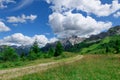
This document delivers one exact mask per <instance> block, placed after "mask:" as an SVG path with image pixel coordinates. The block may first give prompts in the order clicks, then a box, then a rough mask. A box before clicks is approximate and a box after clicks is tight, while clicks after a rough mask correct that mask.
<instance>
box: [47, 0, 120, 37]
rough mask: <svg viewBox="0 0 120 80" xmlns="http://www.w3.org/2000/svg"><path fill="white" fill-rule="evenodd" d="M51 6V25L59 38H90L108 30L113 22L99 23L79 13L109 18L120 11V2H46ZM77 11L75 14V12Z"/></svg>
mask: <svg viewBox="0 0 120 80" xmlns="http://www.w3.org/2000/svg"><path fill="white" fill-rule="evenodd" d="M46 2H47V3H48V4H51V6H50V8H51V9H52V11H53V13H52V14H50V15H49V23H50V25H51V27H52V29H53V31H54V33H55V34H57V36H58V37H60V38H61V37H62V38H63V37H70V36H72V35H77V36H80V37H89V36H90V35H93V34H94V35H95V34H98V33H100V32H102V31H105V30H108V29H109V28H110V27H111V26H112V22H109V21H105V22H104V21H98V20H95V19H94V18H92V17H91V16H90V15H89V16H86V17H85V16H84V15H82V14H81V13H80V12H79V11H83V12H86V13H87V14H94V15H96V16H109V15H111V14H112V13H114V12H116V11H117V10H119V9H120V4H119V2H118V0H113V1H112V3H111V4H107V3H106V4H102V2H101V1H100V0H62V1H61V0H46ZM74 10H75V11H76V12H74V13H73V11H74Z"/></svg>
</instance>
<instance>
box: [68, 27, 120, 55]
mask: <svg viewBox="0 0 120 80" xmlns="http://www.w3.org/2000/svg"><path fill="white" fill-rule="evenodd" d="M119 45H120V26H116V27H112V28H110V29H109V30H108V31H107V32H102V33H100V34H98V35H92V36H91V37H89V38H86V39H85V40H84V41H83V42H81V43H79V44H76V45H74V46H73V47H71V48H70V49H69V51H72V52H79V53H81V54H85V53H94V54H97V53H102V54H104V53H119V52H120V47H119Z"/></svg>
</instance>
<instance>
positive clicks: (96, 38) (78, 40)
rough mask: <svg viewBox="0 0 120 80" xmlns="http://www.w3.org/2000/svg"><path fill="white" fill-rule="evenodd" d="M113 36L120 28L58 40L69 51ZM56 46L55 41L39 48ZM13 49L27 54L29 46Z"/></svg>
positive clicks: (0, 47)
mask: <svg viewBox="0 0 120 80" xmlns="http://www.w3.org/2000/svg"><path fill="white" fill-rule="evenodd" d="M114 35H120V26H115V27H112V28H110V29H109V30H108V31H106V32H102V33H100V34H98V35H91V36H90V37H89V38H81V37H78V36H72V37H69V38H64V39H60V40H59V41H60V42H61V43H62V45H63V47H64V49H65V50H68V49H70V48H71V47H74V45H76V44H79V43H81V42H83V41H86V42H88V43H94V42H97V41H100V40H101V39H103V38H105V37H108V36H114ZM56 44H57V41H56V42H54V43H47V44H46V46H45V47H43V48H41V50H42V51H48V50H49V48H50V47H53V48H55V46H56ZM3 47H4V46H3V45H2V46H0V51H1V50H2V49H3ZM11 47H13V48H15V49H16V51H17V53H19V54H21V53H23V52H24V53H26V54H27V53H28V52H29V50H30V46H16V45H14V46H11Z"/></svg>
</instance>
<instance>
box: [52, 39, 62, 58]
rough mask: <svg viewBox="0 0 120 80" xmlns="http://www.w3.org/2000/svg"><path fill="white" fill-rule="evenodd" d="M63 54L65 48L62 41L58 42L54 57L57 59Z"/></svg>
mask: <svg viewBox="0 0 120 80" xmlns="http://www.w3.org/2000/svg"><path fill="white" fill-rule="evenodd" d="M62 53H63V46H62V44H61V42H60V41H58V42H57V45H56V48H55V54H54V56H55V57H57V56H59V55H61V54H62Z"/></svg>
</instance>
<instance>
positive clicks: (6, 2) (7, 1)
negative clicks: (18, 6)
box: [0, 0, 15, 9]
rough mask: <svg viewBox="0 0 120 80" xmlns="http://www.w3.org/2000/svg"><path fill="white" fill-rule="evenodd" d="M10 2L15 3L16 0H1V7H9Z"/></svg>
mask: <svg viewBox="0 0 120 80" xmlns="http://www.w3.org/2000/svg"><path fill="white" fill-rule="evenodd" d="M9 3H15V0H0V9H4V8H7V4H9Z"/></svg>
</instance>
